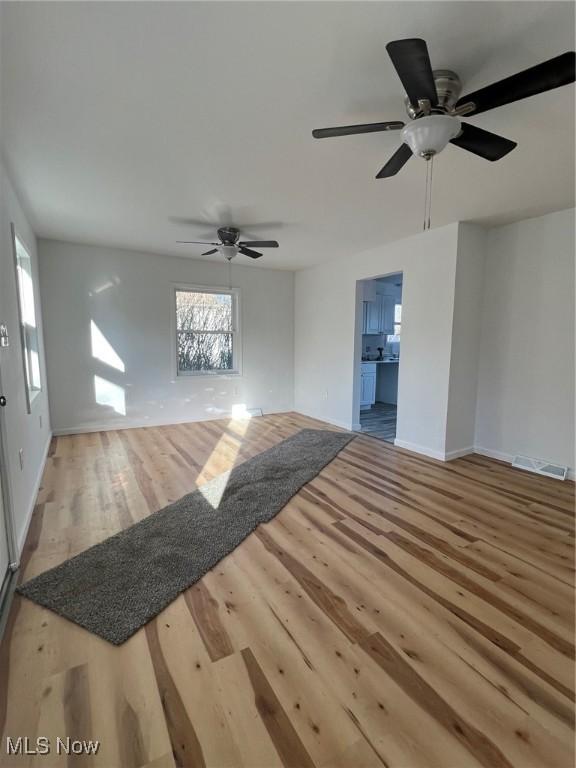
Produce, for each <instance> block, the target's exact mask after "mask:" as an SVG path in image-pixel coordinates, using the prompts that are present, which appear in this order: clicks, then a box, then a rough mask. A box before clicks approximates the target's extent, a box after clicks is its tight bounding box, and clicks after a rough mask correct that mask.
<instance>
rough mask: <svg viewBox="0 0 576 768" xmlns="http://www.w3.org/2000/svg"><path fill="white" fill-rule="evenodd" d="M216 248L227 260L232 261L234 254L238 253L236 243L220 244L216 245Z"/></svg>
mask: <svg viewBox="0 0 576 768" xmlns="http://www.w3.org/2000/svg"><path fill="white" fill-rule="evenodd" d="M218 250H219V251H220V253H221V254H222V256H224V258H226V259H228V261H232V259H233V258H234V256H236V254H237V253H238V246H236V245H220V246H219V247H218Z"/></svg>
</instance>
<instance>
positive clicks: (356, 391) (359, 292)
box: [352, 269, 404, 432]
mask: <svg viewBox="0 0 576 768" xmlns="http://www.w3.org/2000/svg"><path fill="white" fill-rule="evenodd" d="M391 275H401V276H402V291H404V270H403V269H395V270H392V271H391V272H384V274H381V275H373V276H372V277H362V278H358V279H357V280H356V281H355V283H354V291H355V296H356V301H355V312H354V355H353V371H354V373H353V376H352V431H354V432H359V431H360V386H361V384H360V373H359V371H360V364H361V361H362V306H363V289H362V283H364V282H365V281H367V280H378V278H381V277H390V276H391ZM400 365H401V363H400V361H399V362H398V385H400ZM397 408H398V409H399V408H400V387H399V386H398V397H397Z"/></svg>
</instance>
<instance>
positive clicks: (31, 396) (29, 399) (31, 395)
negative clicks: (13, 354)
mask: <svg viewBox="0 0 576 768" xmlns="http://www.w3.org/2000/svg"><path fill="white" fill-rule="evenodd" d="M10 229H11V234H12V253H13V260H14V280H15V283H16V308H17V311H18V325H19V326H20V351H21V355H22V374H23V377H24V395H25V400H26V413H28V415H30V414H31V413H32V405H33V404H34V401H35V400H36V398H37V397H38V395H39V394H40V393H41V392H42V388H43V387H42V371H40V386H39V387H34V388H32V389H31V388H30V385H29V381H28V370H27V366H26V352H27V348H26V330H25V328H24V323H23V321H22V303H21V301H20V282H19V280H18V250H17V248H16V239H18V241H19V242H20V244H21V245H22V247H23V248H24V250H25V251H26V254H27V255H28V258H29V259H30V268H31V269H32V255H31V254H32V251H31V250H30V248H29V247H28V244H27V242H26V240H25V239H24V238H23V237H22V236H21V235H20V234H19V233H18V232H17V231H16V227H15V225H14V222H10ZM30 279H31V280H32V288H33V291H34V312H35V314H36V315H37V316H38V312H37V311H36V310H37V309H38V307H37V302H36V291H37V288H38V286H37V285H34V279H33V275H30ZM36 333H37V338H38V355H40V332H39V329H38V328H37V329H36Z"/></svg>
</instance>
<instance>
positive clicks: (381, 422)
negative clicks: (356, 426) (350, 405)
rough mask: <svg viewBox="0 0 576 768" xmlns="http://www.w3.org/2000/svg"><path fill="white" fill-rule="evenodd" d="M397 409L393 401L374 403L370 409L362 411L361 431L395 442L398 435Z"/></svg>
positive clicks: (388, 441)
mask: <svg viewBox="0 0 576 768" xmlns="http://www.w3.org/2000/svg"><path fill="white" fill-rule="evenodd" d="M397 410H398V409H397V408H396V406H395V405H393V404H392V403H374V405H373V406H372V408H370V410H366V411H360V427H361V429H360V431H361V432H365V433H366V434H367V435H371V436H372V437H377V438H378V439H380V440H386V442H387V443H393V442H394V438H395V437H396V413H397Z"/></svg>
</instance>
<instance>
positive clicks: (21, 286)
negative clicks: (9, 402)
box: [12, 225, 42, 413]
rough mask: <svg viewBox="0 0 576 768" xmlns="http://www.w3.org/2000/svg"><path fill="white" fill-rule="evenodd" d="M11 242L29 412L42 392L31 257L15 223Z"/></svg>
mask: <svg viewBox="0 0 576 768" xmlns="http://www.w3.org/2000/svg"><path fill="white" fill-rule="evenodd" d="M12 241H13V245H14V265H15V269H16V283H17V288H18V290H17V294H16V295H17V302H18V315H19V319H20V343H21V346H22V363H23V370H24V386H25V392H26V409H27V411H28V413H30V407H31V405H32V403H33V402H34V399H35V398H36V397H37V396H38V394H39V393H40V392H41V391H42V383H41V380H40V352H39V342H38V326H37V323H36V302H35V297H34V282H33V277H32V260H31V258H30V254H29V253H28V251H27V250H26V247H25V245H24V243H23V242H22V240H20V238H19V237H18V235H17V234H16V231H15V229H14V225H12Z"/></svg>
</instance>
